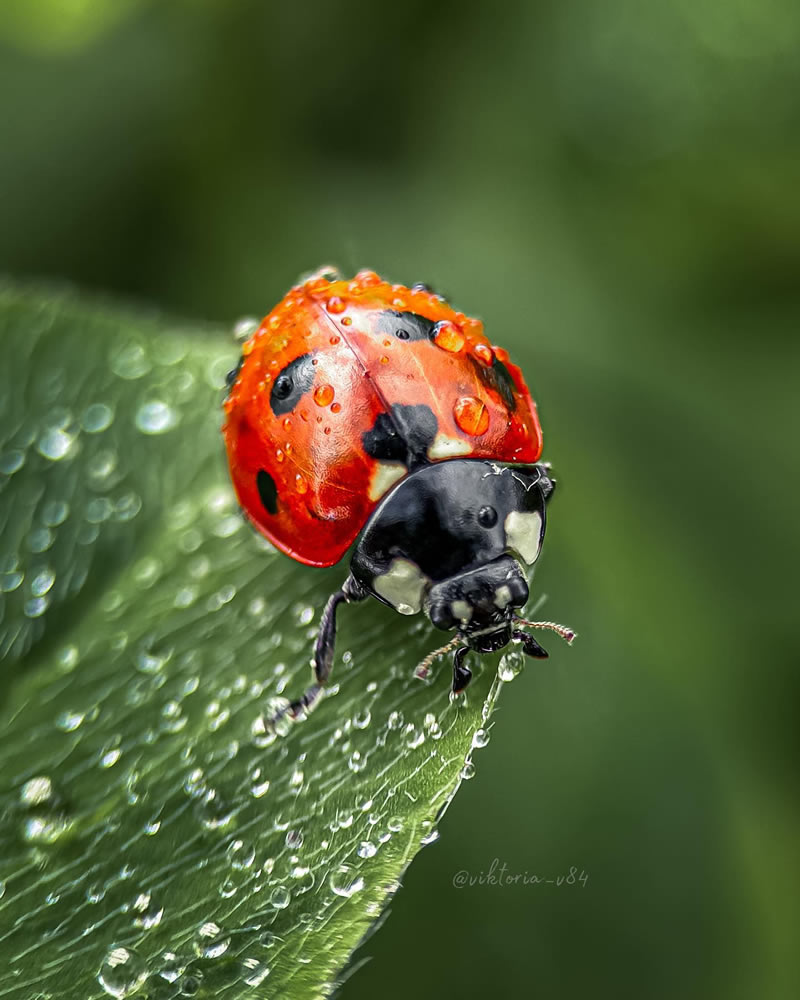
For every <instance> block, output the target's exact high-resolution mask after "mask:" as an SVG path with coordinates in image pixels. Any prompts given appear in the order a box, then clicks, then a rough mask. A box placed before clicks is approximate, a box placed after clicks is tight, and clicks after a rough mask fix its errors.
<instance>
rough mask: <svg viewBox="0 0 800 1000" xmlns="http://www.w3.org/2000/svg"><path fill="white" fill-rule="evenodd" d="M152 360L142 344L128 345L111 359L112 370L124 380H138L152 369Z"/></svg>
mask: <svg viewBox="0 0 800 1000" xmlns="http://www.w3.org/2000/svg"><path fill="white" fill-rule="evenodd" d="M151 367H152V366H151V364H150V359H149V358H148V357H147V355H146V354H145V352H144V348H143V347H142V346H141V344H136V343H130V344H126V345H125V346H124V347H123V348H122V349H121V350H120V351H118V352H117V353H116V354H115V355H114V357H113V358H112V359H111V370H112V371H113V372H114V374H115V375H119V377H120V378H124V379H137V378H141V377H142V375H146V374H147V373H148V372H149V371H150V369H151Z"/></svg>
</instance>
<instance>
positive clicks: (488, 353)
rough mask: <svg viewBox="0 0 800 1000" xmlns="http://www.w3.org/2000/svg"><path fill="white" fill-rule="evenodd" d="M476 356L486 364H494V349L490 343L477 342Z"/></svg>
mask: <svg viewBox="0 0 800 1000" xmlns="http://www.w3.org/2000/svg"><path fill="white" fill-rule="evenodd" d="M475 357H476V358H477V359H478V360H479V361H482V362H483V363H484V364H485V365H492V364H494V351H493V350H492V349H491V347H489V345H488V344H476V345H475Z"/></svg>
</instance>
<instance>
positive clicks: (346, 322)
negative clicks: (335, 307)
mask: <svg viewBox="0 0 800 1000" xmlns="http://www.w3.org/2000/svg"><path fill="white" fill-rule="evenodd" d="M352 322H353V319H352V317H351V316H342V326H350V325H351V324H352Z"/></svg>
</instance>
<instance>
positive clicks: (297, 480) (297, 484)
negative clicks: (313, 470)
mask: <svg viewBox="0 0 800 1000" xmlns="http://www.w3.org/2000/svg"><path fill="white" fill-rule="evenodd" d="M294 488H295V489H296V490H297V492H298V493H301V494H302V493H308V483H307V482H306V481H305V479H304V478H303V476H301V475H300V473H299V472H298V473H297V475H296V476H295V477H294Z"/></svg>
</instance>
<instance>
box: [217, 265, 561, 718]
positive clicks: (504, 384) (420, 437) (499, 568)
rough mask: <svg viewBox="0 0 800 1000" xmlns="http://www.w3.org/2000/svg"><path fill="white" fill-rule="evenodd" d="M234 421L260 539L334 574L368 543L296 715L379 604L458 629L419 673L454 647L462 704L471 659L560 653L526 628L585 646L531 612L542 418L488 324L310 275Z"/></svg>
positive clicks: (237, 375) (270, 320)
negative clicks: (349, 634)
mask: <svg viewBox="0 0 800 1000" xmlns="http://www.w3.org/2000/svg"><path fill="white" fill-rule="evenodd" d="M225 413H226V419H225V424H224V427H223V433H224V436H225V443H226V447H227V452H228V462H229V466H230V473H231V478H232V481H233V485H234V489H235V491H236V494H237V497H238V499H239V502H240V504H241V506H242V508H243V510H244V512H245V514H246V515H247V517H248V519H249V520H250V521H251V522H252V523H253V524H254V525H255V527H256V528H257V529H258V530H259V531H260V532H261V533H262V534H263V535H265V536H266V538H268V539H269V541H270V542H272V544H273V545H275V546H276V547H277V548H278V549H280V550H281V551H282V552H284V553H286V554H287V555H289V556H291V557H292V558H293V559H295V560H297V561H298V562H301V563H305V564H307V565H310V566H331V565H333V564H334V563H336V562H338V561H339V560H340V559H341V558H342V556H343V555H344V554H345V552H346V551H347V550H348V549H349V548H350V547H351V546H353V543H355V545H354V546H353V551H352V555H351V560H350V572H349V574H348V577H347V579H346V580H345V583H344V584H343V586H342V587H341V589H340V590H338V591H336V592H335V593H334V594H333V595H332V596H331V597H330V599H329V600H328V603H327V605H326V606H325V610H324V612H323V614H322V619H321V624H320V630H319V634H318V636H317V641H316V647H315V651H314V670H315V675H316V682H315V683H314V684H313V685H312V686H311V687H310V688H309V690H308V691H307V692H306V693H305V694H304V695H302V696H301V697H300V698H299V699H297V700H296V701H294V702H292V703H291V704H289V705H288V706H287V708H286V710H285V711H286V712H288V713H289V714H291V715H293V716H295V717H296V716H298V715H301V714H303V713H304V712H305V711H307V710H308V709H310V708H311V707H312V706H313V704H314V703H315V702H316V700H317V699H318V698H319V696H320V694H321V692H322V688H323V685H324V684H325V682H326V680H327V679H328V677H329V675H330V672H331V668H332V666H333V654H334V643H335V636H336V610H337V607H338V605H339V604H340V603H342V602H347V603H353V602H356V601H361V600H363V599H365V598H366V597H368V596H372V597H375V598H377V599H378V600H379V601H381V602H382V603H384V604H387V605H389V606H390V607H393V608H394V609H395V610H397V611H398V612H400V613H401V614H405V615H413V614H417V613H419V612H424V613H425V614H426V615H427V616H428V618H429V619H430V621H431V622H432V623H433V625H434V626H436V627H437V628H439V629H442V630H444V631H450V632H454V633H455V637H454V638H453V639H452V641H451V642H449V643H448V644H447V645H446V646H444V647H442V649H441V650H437V651H436V653H433V654H431V655H430V656H429V657H427V658H426V660H424V661H423V663H422V664H420V667H419V668H418V670H417V673H418V675H424V673H425V672H426V671H427V668H428V666H429V665H430V662H432V660H433V657H434V656H435V655H438V653H441V652H444V651H449V650H454V660H453V685H452V690H453V692H454V693H458V692H460V691H462V690H463V689H464V688H465V687H466V686H467V684H468V683H469V680H470V678H471V672H470V670H469V668H468V667H467V666H466V665H465V663H464V658H465V655H466V653H467V652H468V651H469V650H474V651H476V652H479V653H486V652H492V651H494V650H498V649H501V648H502V647H504V646H506V645H507V644H508V643H509V642H510V641H511V640H512V639H515V640H517V641H519V642H521V643H522V648H523V650H524V651H525V652H526V653H527V654H528V655H530V656H535V657H544V656H547V653H546V652H545V650H544V649H542V647H541V646H540V645H539V644H538V642H537V641H536V640H535V639H534V638H533V636H531V635H530V634H529V633H527V632H524V631H522V629H521V627H520V626H522V625H527V626H529V627H541V628H550V629H552V630H553V631H556V632H557V633H558V634H559V635H561V636H562V637H563V638H565V639H566V640H567V641H571V640H572V638H573V637H574V633H573V632H572V631H571V630H569V629H566V628H564V627H563V626H559V625H556V624H555V623H552V622H528V621H525V620H524V619H522V618H520V617H519V616H518V615H517V614H516V612H517V611H518V610H519V609H520V608H522V607H523V606H524V605H525V603H526V602H527V600H528V583H527V576H526V573H525V569H524V567H528V566H532V565H533V563H534V562H535V561H536V559H537V558H538V555H539V551H540V549H541V544H542V538H543V536H544V529H545V509H546V506H547V503H548V500H549V499H550V497H551V495H552V493H553V489H554V486H555V483H554V481H553V479H552V478H551V477H550V474H549V466H548V465H546V464H544V463H541V462H540V461H539V459H540V456H541V452H542V433H541V428H540V426H539V420H538V416H537V413H536V406H535V404H534V402H533V400H532V398H531V395H530V392H529V391H528V388H527V386H526V385H525V381H524V379H523V377H522V373H521V372H520V370H519V368H517V367H516V366H515V365H514V364H513V363H512V362H511V361H510V359H509V357H508V354H507V353H506V352H505V351H504V350H503V349H502V348H500V347H497V346H493V345H492V344H490V342H489V341H488V340H487V338H486V337H485V335H484V332H483V325H482V324H481V322H480V321H479V320H477V319H472V318H470V317H467V316H465V315H464V314H463V313H460V312H457V311H456V310H455V309H453V308H452V307H451V306H450V305H449V304H448V303H447V302H446V301H445V300H444V298H442V296H440V295H437V294H435V293H434V292H433V291H432V290H431V289H430V288H429V287H428V286H426V285H414V286H413V287H411V288H407V287H405V286H403V285H392V284H390V283H388V282H386V281H383V280H382V279H381V278H379V277H378V275H377V274H375V273H374V272H371V271H361V272H359V274H357V275H356V277H355V278H354V279H353V280H350V281H348V280H343V279H341V278H339V276H338V275H337V274H335V273H332V272H330V271H325V272H319V273H317V274H315V275H313V276H312V277H310V278H309V279H308V280H306V281H305V282H304V283H303V284H301V285H298V286H296V287H295V288H293V289H292V290H291V291H290V292H289V293H288V295H287V296H286V297H285V298H284V299H283V300H282V301H281V302H280V303H279V304H278V305H277V306H276V307H275V308H274V309H273V310H272V312H271V313H270V314H269V315H268V316H266V317H265V318H264V320H262V322H261V323H260V325H259V326H258V328H257V329H256V330H255V332H254V333H253V334H252V336H250V338H249V339H248V340H247V341H246V343H245V344H244V345H243V350H242V359H241V361H240V364H239V365H238V367H237V368H236V369H235V370H234V371H233V372H231V373H230V376H229V394H228V396H227V398H226V400H225ZM281 714H283V713H281Z"/></svg>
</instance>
